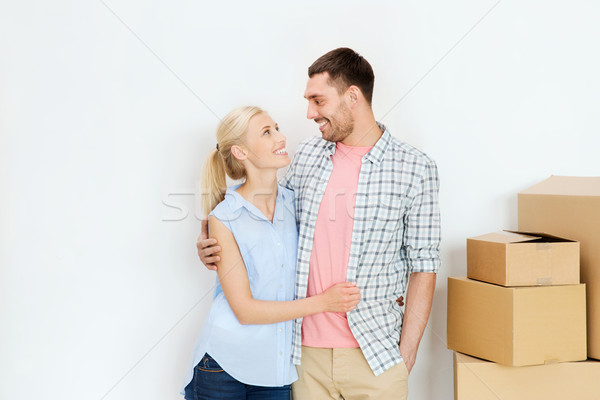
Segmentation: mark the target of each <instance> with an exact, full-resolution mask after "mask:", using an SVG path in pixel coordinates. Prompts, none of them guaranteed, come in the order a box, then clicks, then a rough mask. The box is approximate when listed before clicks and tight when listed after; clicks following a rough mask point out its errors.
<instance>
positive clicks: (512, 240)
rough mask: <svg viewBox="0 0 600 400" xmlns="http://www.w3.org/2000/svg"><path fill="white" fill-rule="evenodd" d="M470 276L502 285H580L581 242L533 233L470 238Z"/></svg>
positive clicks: (468, 250)
mask: <svg viewBox="0 0 600 400" xmlns="http://www.w3.org/2000/svg"><path fill="white" fill-rule="evenodd" d="M467 277H469V278H471V279H477V280H480V281H484V282H490V283H495V284H498V285H502V286H535V285H575V284H578V283H579V243H578V242H576V241H574V240H569V239H563V238H560V237H556V236H552V235H548V234H544V233H531V232H508V231H507V232H499V233H488V234H487V235H482V236H477V237H474V238H469V239H467Z"/></svg>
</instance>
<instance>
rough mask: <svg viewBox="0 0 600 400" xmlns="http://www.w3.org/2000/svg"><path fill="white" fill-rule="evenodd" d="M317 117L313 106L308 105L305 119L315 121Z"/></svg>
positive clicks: (317, 114)
mask: <svg viewBox="0 0 600 400" xmlns="http://www.w3.org/2000/svg"><path fill="white" fill-rule="evenodd" d="M318 116H319V113H318V112H317V110H316V109H315V106H314V105H312V104H310V103H309V104H308V110H307V111H306V118H308V119H315V118H317V117H318Z"/></svg>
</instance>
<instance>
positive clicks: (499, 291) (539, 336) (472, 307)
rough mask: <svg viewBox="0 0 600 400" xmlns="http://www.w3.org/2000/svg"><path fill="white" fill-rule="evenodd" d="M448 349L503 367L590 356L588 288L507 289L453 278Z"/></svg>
mask: <svg viewBox="0 0 600 400" xmlns="http://www.w3.org/2000/svg"><path fill="white" fill-rule="evenodd" d="M447 322H448V324H447V341H448V348H450V349H452V350H455V351H459V352H461V353H465V354H469V355H472V356H475V357H479V358H483V359H486V360H490V361H494V362H497V363H499V364H503V365H511V366H522V365H537V364H544V363H548V362H564V361H580V360H585V359H586V358H587V357H586V338H585V332H586V329H585V285H584V284H579V285H561V286H527V287H503V286H498V285H494V284H491V283H485V282H480V281H476V280H472V279H468V278H466V277H462V278H448V321H447Z"/></svg>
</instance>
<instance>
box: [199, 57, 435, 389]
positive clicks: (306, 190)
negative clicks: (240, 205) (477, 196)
mask: <svg viewBox="0 0 600 400" xmlns="http://www.w3.org/2000/svg"><path fill="white" fill-rule="evenodd" d="M308 75H309V80H308V83H307V85H306V91H305V94H304V97H305V98H306V99H307V100H308V112H307V118H309V119H312V120H314V121H315V122H316V123H317V124H318V125H319V130H320V131H321V135H322V138H321V137H312V138H309V139H307V140H305V141H303V142H302V143H301V144H300V146H299V149H298V151H297V153H296V155H295V157H294V160H293V162H292V164H291V166H290V168H289V169H288V172H287V174H286V176H285V177H284V179H283V180H282V182H281V184H282V185H284V186H287V187H289V188H290V189H293V190H294V191H295V195H296V218H297V222H298V226H299V236H300V239H299V248H298V265H297V273H296V297H297V298H304V297H306V296H312V295H315V294H318V293H320V292H322V291H323V290H325V289H327V288H328V287H330V286H331V285H333V284H335V283H338V282H341V281H351V282H357V285H358V287H360V289H361V295H362V297H361V302H360V303H359V305H358V307H357V308H356V310H354V311H352V312H349V313H347V314H338V313H322V314H316V315H312V316H309V317H305V318H304V319H303V320H296V322H295V326H294V328H295V332H294V349H293V358H294V362H295V363H296V364H299V365H297V369H298V375H299V380H298V381H297V382H295V383H294V385H293V393H294V398H295V399H311V400H312V399H347V400H349V399H353V398H359V397H360V398H363V396H365V395H368V396H370V397H369V398H374V399H385V400H387V399H405V398H406V397H407V393H408V386H407V382H408V374H409V373H410V370H411V369H412V367H413V365H414V363H415V359H416V355H417V349H418V347H419V343H420V341H421V337H422V335H423V332H424V330H425V326H426V323H427V319H428V318H429V313H430V310H431V303H432V299H433V293H434V289H435V280H436V273H437V271H438V268H439V265H440V261H439V241H440V219H439V203H438V187H439V180H438V175H437V168H436V165H435V163H434V162H433V160H431V159H430V158H429V157H427V156H426V155H425V154H423V153H422V152H420V151H419V150H417V149H415V148H414V147H411V146H410V145H408V144H406V143H402V142H400V141H398V140H397V139H395V138H394V137H392V136H391V134H390V133H389V131H388V130H387V129H386V127H385V126H384V125H382V124H380V123H378V122H376V120H375V117H374V115H373V110H372V108H371V99H372V95H373V83H374V75H373V70H372V68H371V66H370V64H369V63H368V62H367V61H366V60H365V59H364V58H363V57H361V56H360V55H358V54H357V53H355V52H354V51H353V50H351V49H348V48H339V49H336V50H333V51H330V52H329V53H327V54H325V55H323V56H322V57H320V58H319V59H318V60H316V61H315V62H314V63H313V65H311V66H310V67H309V69H308ZM214 244H215V243H214V241H213V240H211V239H207V235H206V234H205V233H203V234H202V235H201V236H200V238H199V240H198V243H197V247H198V254H199V256H200V258H201V259H202V261H203V263H204V264H205V265H207V267H209V268H211V269H212V268H213V267H214V266H213V265H212V263H214V262H215V261H216V260H217V259H216V257H213V256H212V254H213V253H216V252H217V251H219V250H220V249H219V248H218V247H217V246H215V247H211V246H213V245H214ZM409 278H410V279H409ZM405 292H406V307H405V310H404V314H403V313H402V310H401V308H400V305H399V304H397V303H396V298H397V297H399V296H402V295H404V293H405Z"/></svg>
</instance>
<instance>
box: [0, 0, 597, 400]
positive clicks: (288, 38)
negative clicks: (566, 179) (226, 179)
mask: <svg viewBox="0 0 600 400" xmlns="http://www.w3.org/2000/svg"><path fill="white" fill-rule="evenodd" d="M599 20H600V5H599V4H598V3H597V2H595V1H591V0H590V1H584V0H577V1H569V2H567V1H528V0H525V1H514V0H503V1H497V0H496V1H489V0H479V1H475V0H457V1H453V2H445V1H440V0H437V1H421V2H417V1H369V2H367V1H314V0H307V1H303V2H295V3H291V2H276V1H256V2H241V1H238V2H225V1H224V2H207V1H173V2H167V1H113V0H107V1H106V2H103V1H86V2H81V1H75V0H72V1H65V0H60V1H53V2H44V1H23V2H9V1H2V2H1V3H0V134H1V136H0V171H1V172H0V184H1V187H2V189H1V190H2V191H1V194H2V195H1V197H0V262H1V270H0V318H1V322H0V360H1V362H0V398H1V399H11V400H13V399H36V398H44V399H52V400H54V399H56V400H58V399H61V400H68V399H89V400H102V399H106V400H121V399H147V400H151V399H152V400H154V399H156V400H159V399H160V400H164V399H179V398H180V397H179V395H178V392H179V389H180V384H181V379H182V377H183V375H184V370H185V368H187V366H188V360H189V357H190V355H191V351H192V346H193V343H194V341H195V339H196V336H197V334H198V332H199V330H200V329H201V326H202V323H203V319H204V317H205V316H206V314H207V311H208V309H209V307H210V295H211V291H212V287H213V284H214V279H215V275H214V273H212V272H209V271H207V270H205V269H204V267H203V266H201V264H200V262H199V260H198V258H197V256H196V249H195V241H196V237H197V235H198V233H199V232H200V222H199V218H200V217H201V215H200V208H199V203H198V198H197V197H198V196H196V193H197V192H198V178H199V172H200V166H201V164H202V161H203V159H204V158H205V156H206V155H207V154H208V151H209V149H211V148H213V146H214V145H215V139H214V132H215V129H216V126H217V124H218V122H219V117H222V116H224V115H225V114H226V113H227V112H228V111H229V110H230V109H232V108H234V107H236V106H240V105H245V104H256V105H259V106H262V107H264V108H265V109H267V110H268V111H269V112H270V114H271V116H272V117H273V118H274V119H275V120H276V121H277V122H278V123H279V125H280V127H281V130H282V132H283V133H284V134H286V135H287V136H288V148H289V149H290V150H291V151H292V152H293V151H294V150H295V148H296V147H297V144H298V142H299V141H300V140H301V139H303V138H305V137H307V136H309V135H318V134H319V132H318V130H317V126H316V124H315V123H314V122H313V121H309V120H306V118H305V115H306V101H305V100H304V99H303V97H302V94H303V91H304V86H305V84H306V80H307V76H306V70H307V67H308V66H309V65H310V64H311V63H312V62H313V61H314V60H315V59H316V58H318V57H319V56H320V55H322V54H324V53H325V52H327V51H329V50H331V49H333V48H336V47H340V46H348V47H351V48H353V49H355V50H356V51H358V52H359V53H361V54H362V55H364V56H365V57H366V59H367V60H369V62H370V63H371V64H372V66H373V68H374V70H375V77H376V79H375V93H374V104H373V106H374V112H375V115H376V117H377V118H378V119H379V120H380V121H382V122H383V123H385V124H386V125H387V126H388V128H389V130H390V131H391V132H392V134H393V135H394V136H395V137H397V138H399V139H401V140H404V141H407V142H409V143H411V144H413V145H414V146H416V147H418V148H420V149H421V150H423V151H425V152H426V153H427V154H429V155H430V156H432V157H433V158H434V159H435V160H436V161H437V163H438V168H439V172H440V177H441V182H442V187H441V207H442V222H443V245H442V259H443V267H442V269H441V271H440V273H439V276H438V282H437V288H436V293H435V299H434V304H433V310H432V313H431V318H430V321H429V326H428V328H427V330H426V332H425V335H424V337H423V340H422V342H421V347H420V350H419V355H418V360H417V364H416V365H415V368H414V370H413V372H412V374H411V376H410V381H409V385H410V389H409V390H410V395H409V398H410V399H413V400H417V399H452V397H453V394H452V353H451V351H449V350H447V349H446V345H445V336H446V334H445V329H446V278H447V277H448V276H460V275H464V274H466V266H465V258H466V257H465V239H466V238H467V237H469V236H475V235H479V234H483V233H488V232H492V231H497V230H501V229H509V228H513V229H514V228H516V227H517V219H516V218H517V216H516V210H517V208H516V206H517V196H516V195H517V193H518V192H519V191H520V190H523V189H525V188H527V187H529V186H530V185H532V184H534V183H536V182H538V181H541V180H543V179H545V178H547V177H548V176H550V175H551V174H556V175H596V176H597V175H600V162H599V161H598V151H599V149H600V139H599V138H600V113H599V106H600V77H599V76H600V75H599V74H598V71H600V56H599V53H598V40H599V38H600V25H598V21H599ZM248 345H251V343H249V344H248Z"/></svg>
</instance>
